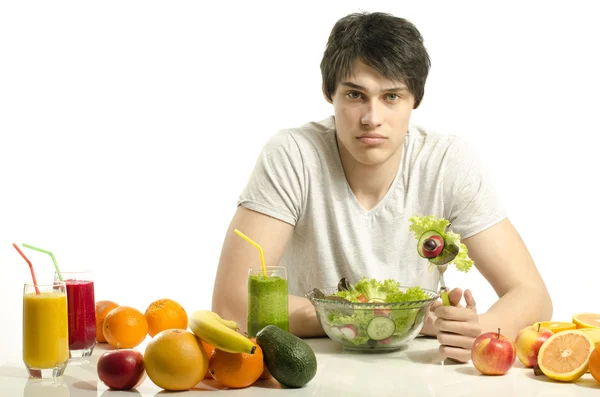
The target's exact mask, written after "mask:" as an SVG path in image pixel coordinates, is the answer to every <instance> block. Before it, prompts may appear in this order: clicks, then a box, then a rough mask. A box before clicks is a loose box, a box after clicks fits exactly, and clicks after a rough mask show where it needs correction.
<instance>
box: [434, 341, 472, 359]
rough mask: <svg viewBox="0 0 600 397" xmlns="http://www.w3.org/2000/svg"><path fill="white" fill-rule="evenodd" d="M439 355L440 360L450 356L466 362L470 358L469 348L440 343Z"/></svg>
mask: <svg viewBox="0 0 600 397" xmlns="http://www.w3.org/2000/svg"><path fill="white" fill-rule="evenodd" d="M440 355H441V356H442V360H444V359H446V358H450V359H453V360H455V361H458V362H460V363H466V362H469V360H471V349H468V350H467V349H461V348H460V347H452V346H445V345H440Z"/></svg>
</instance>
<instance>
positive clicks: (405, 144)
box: [332, 120, 411, 217]
mask: <svg viewBox="0 0 600 397" xmlns="http://www.w3.org/2000/svg"><path fill="white" fill-rule="evenodd" d="M410 130H411V128H410V125H409V128H408V131H407V133H406V136H405V138H404V141H403V142H402V154H401V157H400V162H399V163H398V170H397V171H396V176H395V177H394V180H393V181H392V183H391V185H390V187H389V189H388V190H387V192H386V193H385V195H384V196H383V197H382V198H381V200H379V201H378V202H377V204H375V205H374V206H373V208H371V209H369V210H367V209H366V208H365V207H363V206H362V204H361V203H360V202H359V201H358V199H357V198H356V195H355V194H354V192H353V191H352V188H351V187H350V184H349V183H348V178H346V172H345V170H344V166H343V165H342V157H341V156H340V148H339V145H338V140H337V129H336V128H335V120H333V134H332V136H333V145H334V149H335V154H336V157H337V158H336V161H335V163H336V167H338V170H339V172H340V173H341V175H342V177H343V184H344V185H345V187H346V191H347V192H348V195H349V196H350V199H351V200H352V202H353V205H354V206H355V208H356V209H357V210H358V211H359V212H360V213H361V214H362V215H363V216H366V217H371V216H373V214H375V213H376V212H377V211H378V210H379V209H380V208H381V207H384V206H385V204H386V203H387V201H388V200H389V198H390V196H391V195H393V194H394V191H395V190H396V185H397V184H398V181H399V180H400V175H401V174H402V169H403V167H402V165H403V163H404V157H405V156H406V150H407V148H408V140H409V136H410Z"/></svg>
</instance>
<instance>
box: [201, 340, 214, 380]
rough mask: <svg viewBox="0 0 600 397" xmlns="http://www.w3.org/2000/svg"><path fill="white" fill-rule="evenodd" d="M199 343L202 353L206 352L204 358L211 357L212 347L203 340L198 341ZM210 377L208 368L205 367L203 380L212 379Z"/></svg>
mask: <svg viewBox="0 0 600 397" xmlns="http://www.w3.org/2000/svg"><path fill="white" fill-rule="evenodd" d="M200 342H202V347H203V348H204V351H205V352H206V357H209V358H210V357H211V356H212V352H213V350H215V348H214V346H212V345H209V344H208V343H206V342H204V341H203V340H200ZM212 378H213V377H212V375H211V374H210V371H209V369H208V366H207V367H206V374H205V375H204V379H212Z"/></svg>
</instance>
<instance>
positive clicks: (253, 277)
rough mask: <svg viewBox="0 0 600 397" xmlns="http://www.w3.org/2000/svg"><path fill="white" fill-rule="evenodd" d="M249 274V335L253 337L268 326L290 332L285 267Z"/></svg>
mask: <svg viewBox="0 0 600 397" xmlns="http://www.w3.org/2000/svg"><path fill="white" fill-rule="evenodd" d="M266 274H267V276H266V277H265V276H264V275H263V271H262V267H261V268H254V269H250V270H249V272H248V334H249V335H250V336H251V337H253V336H256V334H257V333H258V331H260V330H261V329H263V328H264V327H265V326H267V325H276V326H278V327H279V328H281V329H283V330H285V331H288V327H289V320H288V282H287V271H286V269H285V267H283V266H267V267H266Z"/></svg>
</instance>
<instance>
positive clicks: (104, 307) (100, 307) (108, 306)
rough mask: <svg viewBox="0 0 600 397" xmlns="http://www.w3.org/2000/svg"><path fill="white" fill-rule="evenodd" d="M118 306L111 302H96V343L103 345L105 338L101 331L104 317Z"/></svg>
mask: <svg viewBox="0 0 600 397" xmlns="http://www.w3.org/2000/svg"><path fill="white" fill-rule="evenodd" d="M117 306H119V305H118V304H116V303H115V302H113V301H98V302H96V342H101V343H103V342H104V343H105V342H106V338H105V337H104V333H103V331H102V324H104V317H106V315H107V314H108V312H110V311H111V310H112V309H114V308H115V307H117Z"/></svg>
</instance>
